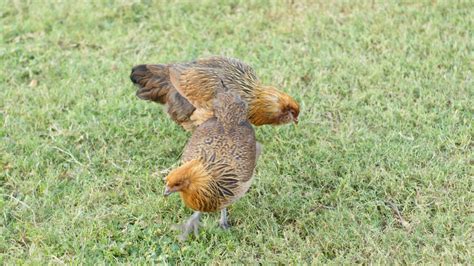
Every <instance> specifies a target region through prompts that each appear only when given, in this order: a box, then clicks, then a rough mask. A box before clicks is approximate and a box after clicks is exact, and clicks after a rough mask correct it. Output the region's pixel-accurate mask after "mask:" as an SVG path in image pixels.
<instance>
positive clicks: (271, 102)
mask: <svg viewBox="0 0 474 266" xmlns="http://www.w3.org/2000/svg"><path fill="white" fill-rule="evenodd" d="M130 79H131V80H132V82H133V83H134V84H135V85H136V86H137V87H138V91H137V96H138V97H139V98H140V99H143V100H150V101H154V102H158V103H161V104H165V105H166V107H167V112H168V114H169V115H170V117H171V118H172V119H173V120H174V121H175V122H176V123H178V124H180V125H181V126H183V128H185V129H186V130H189V131H192V130H194V128H196V127H197V126H198V125H200V124H201V123H203V122H204V121H206V120H207V119H209V118H210V117H212V116H213V105H212V100H213V99H214V97H215V95H216V91H217V90H218V88H219V87H220V86H221V83H223V85H224V86H226V87H227V88H229V89H230V90H231V91H234V92H237V93H238V94H239V95H240V96H241V98H242V100H244V101H245V102H246V103H247V104H248V106H249V111H248V119H249V120H250V122H251V123H252V124H254V125H256V126H260V125H266V124H270V125H280V124H286V123H290V122H292V121H293V122H295V123H297V122H298V115H299V105H298V103H297V102H296V101H295V100H294V99H293V98H292V97H291V96H289V95H288V94H286V93H284V92H281V91H279V90H277V89H276V88H274V87H272V86H265V85H262V84H261V83H260V81H259V80H258V78H257V76H256V74H255V71H254V70H253V69H252V68H251V67H250V66H249V65H247V64H245V63H243V62H241V61H239V60H237V59H232V58H226V57H210V58H204V59H198V60H195V61H192V62H188V63H176V64H160V65H138V66H135V67H134V68H133V69H132V73H131V75H130Z"/></svg>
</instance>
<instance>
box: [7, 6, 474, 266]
mask: <svg viewBox="0 0 474 266" xmlns="http://www.w3.org/2000/svg"><path fill="white" fill-rule="evenodd" d="M0 2H1V3H0V6H2V8H1V10H0V28H1V29H2V30H1V33H0V36H1V37H0V38H1V39H0V66H1V69H2V71H0V123H1V127H0V138H1V141H0V195H1V197H0V263H1V264H4V263H6V264H19V263H27V264H32V263H33V264H35V263H41V264H44V263H47V262H49V263H53V264H60V263H81V262H82V263H86V264H92V263H95V262H102V263H104V262H108V263H114V262H126V263H133V264H135V263H139V262H150V261H154V262H158V263H170V264H175V263H180V262H181V263H184V262H187V263H191V262H194V263H212V264H216V263H224V264H230V263H232V262H234V263H235V262H241V263H251V262H261V263H318V262H320V263H375V264H378V263H388V262H397V263H401V264H405V263H410V264H411V263H420V262H424V263H436V264H437V263H472V261H473V252H472V251H473V250H474V244H473V232H472V224H473V223H474V219H473V215H472V210H473V205H472V202H473V200H474V199H473V198H474V197H473V193H472V191H473V178H472V177H473V171H472V170H473V167H472V166H473V160H474V157H473V142H472V139H473V123H472V121H473V120H472V119H473V114H474V109H473V105H472V102H473V99H474V95H473V94H474V93H473V87H474V82H473V62H474V54H473V50H474V37H473V36H474V32H473V28H474V27H473V25H474V9H473V8H472V6H473V2H472V1H456V2H454V1H402V2H401V1H381V2H379V1H220V2H219V4H217V3H216V2H214V1H211V0H209V1H200V2H192V1H158V2H155V1H98V2H93V1H61V2H60V1H54V2H53V1H7V0H0ZM214 54H217V55H227V56H232V57H237V58H240V59H242V60H244V61H245V62H247V63H249V64H250V65H252V66H253V67H254V68H255V69H256V71H257V73H258V75H259V76H260V79H261V80H262V81H263V82H264V83H266V84H273V85H275V86H277V87H279V88H281V89H282V90H284V91H286V92H288V93H289V94H291V95H293V96H294V97H295V99H297V100H298V101H299V102H300V103H301V116H300V123H299V125H298V126H293V125H288V126H280V127H270V126H263V127H259V128H257V129H256V134H257V138H258V140H259V141H260V142H261V143H262V144H263V145H264V153H263V155H262V157H261V160H260V161H259V162H258V166H257V171H256V177H255V182H254V184H253V186H252V188H251V190H250V191H249V193H248V194H247V195H246V196H245V197H244V198H242V199H241V200H240V201H238V202H237V203H235V204H234V205H233V206H232V207H231V209H230V217H229V218H230V222H231V224H232V228H231V229H230V230H227V231H223V230H221V229H220V228H219V227H218V219H219V215H218V214H210V215H205V216H204V219H203V227H202V230H201V232H200V235H199V236H198V237H197V238H195V237H191V238H190V239H189V240H188V241H187V242H185V243H180V242H179V241H178V239H177V236H178V233H177V232H176V231H173V230H171V225H172V224H175V223H179V222H182V221H184V219H186V218H187V217H188V216H189V215H190V214H191V211H190V210H189V209H186V208H185V207H184V206H183V204H182V202H181V200H180V199H179V197H178V196H177V195H174V196H172V197H169V198H164V197H163V196H162V191H163V182H162V180H161V178H162V177H163V175H164V173H165V172H166V171H167V169H170V168H172V167H175V166H176V165H177V163H178V160H179V158H180V154H181V152H182V149H183V147H184V145H185V143H186V140H187V139H188V138H189V134H188V133H186V132H184V131H183V130H182V129H181V128H180V127H179V126H177V125H175V124H174V123H173V122H172V121H170V119H168V117H167V115H166V113H164V112H163V110H162V108H161V106H159V105H157V104H154V103H149V102H145V101H142V100H139V99H138V98H136V97H135V88H134V87H133V86H132V84H131V82H130V80H129V74H130V70H131V68H132V66H133V65H135V64H139V63H160V62H172V61H184V60H191V59H194V58H196V57H200V56H206V55H214Z"/></svg>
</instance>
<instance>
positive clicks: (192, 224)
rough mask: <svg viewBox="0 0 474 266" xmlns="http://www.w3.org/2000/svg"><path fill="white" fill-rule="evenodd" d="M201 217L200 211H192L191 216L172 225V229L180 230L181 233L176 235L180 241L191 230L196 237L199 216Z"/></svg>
mask: <svg viewBox="0 0 474 266" xmlns="http://www.w3.org/2000/svg"><path fill="white" fill-rule="evenodd" d="M200 217H201V213H200V212H194V213H193V215H191V217H189V219H188V220H187V221H186V222H185V223H184V224H178V225H174V226H173V229H175V230H180V231H182V234H181V235H180V236H179V237H178V239H179V240H180V241H185V240H186V239H187V238H188V235H189V234H190V233H191V232H194V235H195V236H196V237H197V236H198V235H199V224H200V223H199V218H200Z"/></svg>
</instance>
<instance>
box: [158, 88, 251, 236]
mask: <svg viewBox="0 0 474 266" xmlns="http://www.w3.org/2000/svg"><path fill="white" fill-rule="evenodd" d="M213 103H214V104H213V109H214V111H215V116H216V117H213V118H211V119H209V120H207V121H206V122H204V123H203V124H201V125H200V126H199V127H197V128H196V130H195V131H194V133H193V135H192V136H191V138H190V140H189V141H188V143H187V145H186V147H185V149H184V153H183V156H182V162H183V164H182V165H181V166H180V167H178V168H176V169H174V170H172V171H171V172H170V173H169V174H168V176H167V177H166V189H165V192H164V195H165V196H168V195H169V194H171V193H173V192H179V193H180V195H181V198H182V200H183V201H184V203H185V205H186V206H187V207H189V208H191V209H193V210H194V211H195V212H194V214H193V215H192V216H191V217H190V218H189V219H188V221H187V222H186V223H184V224H183V225H181V226H180V228H181V229H182V231H183V232H182V235H181V236H180V238H181V239H182V240H184V239H186V238H187V236H188V234H189V233H190V232H192V231H194V232H195V234H197V232H198V225H199V218H200V216H201V212H215V211H219V210H221V219H220V221H219V224H220V226H221V227H222V228H224V229H226V228H228V227H229V224H228V222H227V209H226V207H227V206H229V205H230V204H232V203H233V202H235V201H236V200H238V199H239V198H241V197H242V196H243V195H244V194H245V192H247V190H248V189H249V187H250V184H251V182H252V175H253V171H254V168H255V162H256V142H255V134H254V130H253V128H252V126H251V124H250V123H249V121H248V119H247V112H248V111H247V107H246V104H245V102H244V101H242V100H241V99H240V96H238V95H236V94H235V93H233V92H225V93H219V94H218V95H217V97H216V99H215V100H214V101H213Z"/></svg>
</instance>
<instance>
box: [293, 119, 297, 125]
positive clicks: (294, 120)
mask: <svg viewBox="0 0 474 266" xmlns="http://www.w3.org/2000/svg"><path fill="white" fill-rule="evenodd" d="M293 122H295V125H298V117H294V118H293Z"/></svg>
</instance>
